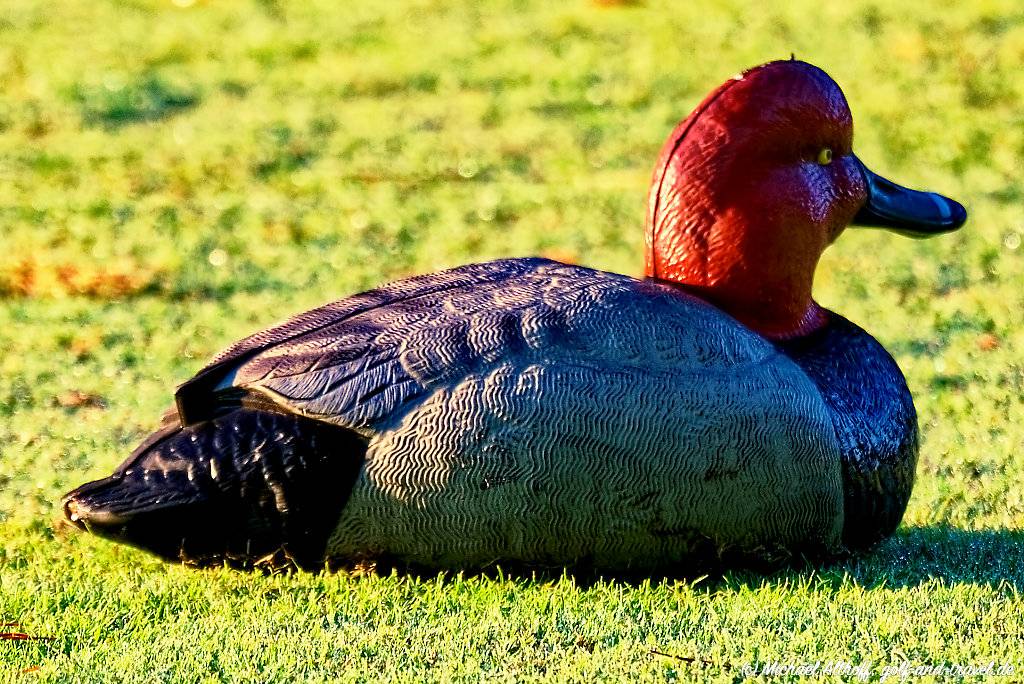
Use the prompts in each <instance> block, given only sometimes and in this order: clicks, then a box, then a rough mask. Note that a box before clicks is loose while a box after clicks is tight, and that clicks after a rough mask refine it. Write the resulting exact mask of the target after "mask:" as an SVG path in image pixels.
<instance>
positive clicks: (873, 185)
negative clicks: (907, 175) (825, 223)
mask: <svg viewBox="0 0 1024 684" xmlns="http://www.w3.org/2000/svg"><path fill="white" fill-rule="evenodd" d="M857 163H858V164H860V168H861V171H862V172H863V173H864V182H865V183H866V184H867V187H868V199H867V201H866V202H865V203H864V206H863V207H861V209H860V211H858V212H857V215H856V216H854V217H853V223H852V225H854V226H865V227H877V228H888V229H890V230H893V231H896V232H897V233H901V234H903V235H909V236H910V237H917V238H923V237H931V236H932V235H939V234H941V233H948V232H950V231H953V230H956V229H957V228H959V227H960V226H962V225H964V222H965V221H966V220H967V210H966V209H964V207H963V205H962V204H960V203H959V202H957V201H955V200H951V199H949V198H948V197H944V196H942V195H939V194H937V193H934V192H921V191H920V190H911V189H910V188H905V187H903V186H902V185H898V184H896V183H893V182H892V181H891V180H888V179H886V178H882V177H881V176H879V175H878V174H877V173H875V172H874V171H872V170H871V169H869V168H868V167H866V166H864V163H863V162H861V161H860V160H857Z"/></svg>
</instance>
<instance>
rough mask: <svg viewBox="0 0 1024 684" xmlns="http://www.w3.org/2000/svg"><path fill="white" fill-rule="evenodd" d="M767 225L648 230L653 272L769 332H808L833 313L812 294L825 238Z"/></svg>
mask: <svg viewBox="0 0 1024 684" xmlns="http://www.w3.org/2000/svg"><path fill="white" fill-rule="evenodd" d="M747 223H749V222H747ZM743 225H747V224H746V223H745V224H743ZM781 230H782V229H774V228H773V229H772V230H771V231H763V232H768V233H773V234H774V233H778V232H779V231H781ZM763 232H762V231H757V232H755V231H751V230H738V229H737V230H730V231H726V230H720V229H719V226H718V224H717V223H716V224H715V225H714V226H713V227H712V228H710V229H708V228H707V227H700V226H699V227H698V228H694V229H693V230H691V231H687V230H686V229H685V226H684V227H678V228H677V229H676V230H672V231H665V232H660V233H659V234H658V235H657V236H655V235H654V234H653V232H652V231H648V243H649V244H648V251H647V276H648V277H651V278H654V279H656V280H659V281H662V282H665V283H669V284H673V285H676V286H678V287H681V288H682V289H684V290H686V291H687V292H690V293H691V294H694V295H696V296H698V297H700V298H701V299H703V300H705V301H707V302H710V303H711V304H713V305H714V306H716V307H717V308H719V309H721V310H723V311H725V312H726V313H728V314H729V315H731V316H732V317H733V318H735V319H737V320H738V321H739V322H741V323H743V324H744V325H745V326H747V327H748V328H750V329H752V330H754V331H756V332H758V333H760V334H761V335H764V336H765V337H767V338H769V339H773V340H784V339H792V338H795V337H800V336H803V335H808V334H810V333H812V332H814V331H815V330H817V329H819V328H821V327H822V326H823V325H825V322H826V321H827V316H826V315H825V314H824V312H823V310H822V308H821V307H820V306H818V305H817V304H816V303H815V302H814V298H813V297H812V295H811V292H812V290H813V286H814V271H815V269H816V268H817V266H818V260H819V259H820V258H821V253H822V252H823V251H824V249H825V246H826V244H827V243H826V242H825V241H824V240H819V241H816V242H815V241H812V240H810V239H807V240H802V241H796V242H794V243H793V244H789V243H786V242H783V241H780V240H774V239H767V238H766V237H765V235H764V234H762V233H763Z"/></svg>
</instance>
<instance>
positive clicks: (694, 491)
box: [63, 60, 966, 569]
mask: <svg viewBox="0 0 1024 684" xmlns="http://www.w3.org/2000/svg"><path fill="white" fill-rule="evenodd" d="M852 137H853V129H852V117H851V114H850V109H849V107H848V105H847V103H846V99H845V98H844V96H843V93H842V91H841V90H840V89H839V86H838V85H837V84H836V83H835V82H834V81H833V80H832V79H831V78H830V77H829V76H828V75H827V74H826V73H825V72H823V71H821V70H820V69H818V68H816V67H814V66H812V65H810V64H806V63H804V62H799V61H795V60H791V61H780V62H772V63H769V64H765V65H762V66H759V67H756V68H754V69H751V70H749V71H747V72H745V73H744V74H742V75H740V76H737V77H735V78H733V79H731V80H729V81H728V82H726V83H725V84H724V85H722V86H721V87H719V88H718V89H717V90H715V91H714V92H713V93H711V94H710V95H709V96H708V97H707V98H706V99H705V100H704V101H703V102H702V103H701V104H700V105H699V106H698V107H697V109H696V110H695V111H694V112H693V113H692V114H690V116H689V117H688V118H687V119H686V120H684V121H683V122H682V123H681V124H680V125H679V126H678V127H677V128H676V129H675V131H673V133H672V134H671V136H670V137H669V139H668V141H667V142H666V144H665V146H664V149H663V151H662V153H661V156H660V159H659V161H658V163H657V167H656V170H655V174H654V179H653V183H652V186H651V190H650V198H649V211H648V214H647V222H646V237H647V240H646V246H647V259H646V269H647V278H645V279H642V280H638V279H634V278H630V277H627V276H624V275H619V274H615V273H606V272H602V271H596V270H593V269H589V268H582V267H579V266H571V265H566V264H562V263H557V262H555V261H550V260H546V259H507V260H502V261H494V262H490V263H483V264H471V265H468V266H462V267H459V268H454V269H451V270H448V271H443V272H440V273H433V274H429V275H423V276H418V277H414V278H410V279H407V280H402V281H399V282H395V283H391V284H389V285H385V286H384V287H381V288H379V289H376V290H372V291H370V292H365V293H362V294H358V295H355V296H352V297H348V298H346V299H342V300H339V301H337V302H334V303H331V304H327V305H325V306H323V307H320V308H318V309H314V310H312V311H309V312H306V313H303V314H300V315H298V316H297V317H295V318H292V319H291V320H289V321H287V322H285V323H282V324H280V325H278V326H275V327H272V328H270V329H268V330H264V331H262V332H258V333H256V334H254V335H252V336H251V337H248V338H246V339H244V340H242V341H240V342H238V343H236V344H234V345H233V346H231V347H230V348H228V349H227V350H226V351H224V352H223V353H221V354H220V355H219V356H217V357H216V358H215V359H214V360H213V361H212V362H211V363H210V364H209V365H208V366H207V367H206V368H204V369H203V370H201V371H200V372H199V373H198V374H197V375H196V376H195V377H193V378H192V379H191V380H188V381H187V382H185V383H184V384H183V385H181V386H180V387H179V388H178V390H177V393H176V406H175V408H174V409H173V410H172V411H170V412H169V413H168V414H167V415H166V416H165V418H164V422H163V425H162V426H161V427H160V428H159V430H157V431H156V432H155V433H154V434H153V435H152V436H150V437H149V438H148V439H147V440H146V441H145V442H144V443H143V444H142V445H140V446H139V447H138V448H137V449H136V450H135V452H134V453H133V454H132V455H131V456H130V457H129V458H128V460H126V461H125V462H124V463H123V464H122V465H121V466H120V467H119V468H118V469H117V470H116V471H115V472H114V474H113V475H111V476H110V477H108V478H105V479H102V480H98V481H96V482H91V483H88V484H85V485H83V486H81V487H79V488H78V489H76V490H74V491H73V492H71V493H69V494H68V495H67V496H66V498H65V499H64V504H63V505H64V511H65V514H66V516H67V518H68V519H69V520H70V521H71V522H72V523H74V524H75V525H77V526H78V527H80V528H82V529H85V530H88V531H91V532H94V533H97V534H100V535H102V536H105V537H109V538H112V539H115V540H117V541H120V542H124V543H128V544H132V545H135V546H138V547H141V548H144V549H147V550H149V551H152V552H154V553H157V554H159V555H161V556H164V557H166V558H169V559H174V560H182V561H186V562H189V563H193V564H200V565H201V564H207V563H211V562H227V563H230V564H234V565H241V566H250V565H253V564H258V563H260V562H261V561H266V562H275V560H276V561H285V562H290V563H294V564H295V565H297V566H299V567H304V568H316V567H323V564H324V563H325V562H331V561H337V562H340V563H348V562H358V561H362V560H367V559H374V558H388V559H393V560H395V561H398V562H403V563H411V564H418V565H427V566H434V567H455V568H464V567H479V566H485V565H488V564H492V563H495V562H512V563H516V562H524V563H528V564H538V565H547V566H567V565H568V566H574V565H577V564H587V565H590V566H596V567H600V568H609V569H626V568H632V569H653V568H671V567H686V564H687V563H690V562H691V561H692V559H694V558H695V557H698V556H701V555H703V554H706V553H711V554H713V555H717V556H722V555H730V554H734V553H735V554H738V555H740V556H755V557H757V556H761V555H768V556H772V557H775V556H778V555H787V554H797V553H801V554H832V553H836V552H842V551H844V550H847V549H852V550H856V549H863V548H867V547H869V546H871V545H872V544H873V543H875V542H877V541H878V540H879V539H882V538H883V537H885V536H886V535H888V534H890V533H891V532H892V531H893V530H894V529H895V528H896V526H897V525H898V524H899V521H900V518H901V517H902V515H903V511H904V508H905V506H906V503H907V499H908V497H909V495H910V490H911V485H912V483H913V479H914V466H915V462H916V458H917V451H918V428H917V418H916V414H915V411H914V404H913V401H912V399H911V396H910V393H909V391H908V389H907V385H906V382H905V380H904V378H903V375H902V374H901V372H900V370H899V368H898V367H897V366H896V364H895V362H894V361H893V359H892V357H890V356H889V354H888V353H886V351H885V350H884V349H883V348H882V347H881V345H880V344H879V343H878V342H876V341H875V340H874V339H872V338H871V336H870V335H868V334H867V333H866V332H864V331H863V330H862V329H860V328H859V327H857V326H856V325H855V324H853V323H851V322H849V321H847V320H846V319H844V318H843V317H842V316H840V315H838V314H836V313H833V312H831V311H828V310H826V309H824V308H822V307H820V306H819V305H817V304H816V303H815V302H814V299H813V298H812V293H811V285H812V282H813V278H814V271H815V268H816V266H817V263H818V259H819V257H820V256H821V253H822V251H823V250H824V249H825V248H826V247H827V246H828V245H829V244H831V243H832V242H833V241H834V240H835V239H836V238H837V237H838V236H839V235H840V233H842V231H843V230H844V229H845V228H846V227H847V226H848V225H851V224H854V225H869V226H882V227H888V228H891V229H894V230H896V231H899V232H903V233H907V234H911V235H916V236H924V235H933V234H937V233H943V232H946V231H950V230H954V229H956V228H958V227H960V226H961V225H962V224H963V223H964V221H965V220H966V212H965V210H964V208H963V207H962V206H960V205H959V204H957V203H956V202H954V201H952V200H950V199H947V198H945V197H942V196H941V195H936V194H933V193H927V192H917V191H913V190H908V189H906V188H903V187H900V186H898V185H896V184H894V183H892V182H889V181H887V180H885V179H883V178H881V177H879V176H877V175H875V174H874V173H872V172H871V171H869V170H868V169H867V168H866V167H865V166H864V164H863V163H861V161H860V160H859V159H858V158H857V157H856V156H854V154H853V152H852V148H851V144H852Z"/></svg>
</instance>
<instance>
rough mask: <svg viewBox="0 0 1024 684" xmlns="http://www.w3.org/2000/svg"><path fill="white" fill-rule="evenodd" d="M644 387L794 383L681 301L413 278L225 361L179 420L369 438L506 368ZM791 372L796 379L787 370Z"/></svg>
mask: <svg viewBox="0 0 1024 684" xmlns="http://www.w3.org/2000/svg"><path fill="white" fill-rule="evenodd" d="M509 364H512V365H516V366H521V367H525V366H528V365H547V366H573V365H577V366H587V367H590V368H598V369H601V370H603V371H607V372H613V373H625V374H631V375H635V376H637V377H640V376H651V375H666V374H667V375H672V376H675V377H681V378H682V377H690V376H693V375H694V374H695V373H709V372H724V373H730V374H732V375H734V376H735V377H736V378H737V379H738V380H741V381H742V380H743V379H744V378H747V377H752V376H755V375H759V374H763V373H764V372H766V369H768V368H774V370H775V371H776V372H777V371H779V367H781V366H785V367H786V371H787V372H792V373H798V372H799V371H798V369H796V368H795V366H793V365H792V363H791V362H789V361H788V359H785V357H784V356H783V355H781V354H779V353H778V351H777V350H776V349H775V348H774V347H773V346H772V345H771V344H770V343H768V342H767V341H766V340H764V338H762V337H760V336H758V335H756V334H755V333H753V332H751V331H750V330H748V329H747V328H745V327H743V326H742V325H740V324H739V323H737V322H736V321H735V320H734V319H732V318H731V317H729V316H728V315H726V314H724V313H723V312H721V311H719V310H718V309H715V308H714V307H712V306H710V305H708V304H706V303H705V302H703V301H701V300H699V299H696V298H694V297H692V296H690V295H687V294H685V293H683V292H681V291H678V290H676V289H674V288H671V287H668V286H665V285H662V284H658V283H655V282H652V281H644V280H637V279H635V278H631V277H629V276H625V275H621V274H616V273H609V272H605V271H599V270H595V269H590V268H584V267H580V266H574V265H568V264H562V263H559V262H555V261H550V260H547V259H506V260H501V261H493V262H488V263H482V264H471V265H468V266H462V267H459V268H455V269H451V270H448V271H442V272H438V273H432V274H429V275H424V276H417V277H415V278H409V279H406V280H401V281H397V282H394V283H391V284H389V285H386V286H384V287H381V288H378V289H375V290H371V291H368V292H364V293H361V294H357V295H354V296H352V297H347V298H345V299H341V300H338V301H336V302H332V303H330V304H327V305H325V306H322V307H319V308H317V309H313V310H311V311H308V312H306V313H303V314H300V315H299V316H296V317H294V318H292V319H290V320H288V321H286V322H284V323H282V324H280V325H277V326H274V327H271V328H268V329H267V330H264V331H261V332H258V333H256V334H254V335H252V336H250V337H248V338H245V339H243V340H241V341H240V342H238V343H236V344H234V345H232V346H231V347H229V348H228V349H227V350H226V351H225V352H223V353H222V354H221V355H219V356H218V357H217V358H216V359H215V360H214V361H213V362H212V363H211V364H210V365H209V366H207V367H206V368H205V369H204V370H203V371H201V372H200V373H199V374H198V375H197V376H196V377H195V378H193V379H192V380H190V381H189V382H187V383H185V384H184V385H183V386H182V387H181V388H179V391H178V394H177V400H178V408H179V413H180V414H181V415H182V418H183V420H184V421H185V422H186V423H187V422H192V421H194V420H201V419H203V418H204V417H208V416H209V415H212V414H213V413H215V412H216V411H217V410H218V407H219V406H221V405H222V404H223V403H224V402H226V401H230V400H231V397H232V396H234V395H237V394H238V393H239V392H241V391H244V392H249V393H252V392H256V393H258V394H259V395H261V396H265V397H269V398H270V399H271V400H272V401H274V402H276V403H277V404H278V405H283V406H285V407H286V408H287V409H289V410H293V411H296V412H299V413H303V414H307V415H317V416H321V417H325V418H326V419H335V418H337V419H338V420H339V422H343V423H345V424H348V425H352V426H354V427H367V426H370V425H372V424H373V423H374V422H375V421H378V420H380V419H382V418H384V417H387V416H389V415H391V413H392V412H393V411H394V410H396V408H397V407H399V406H400V405H402V404H407V403H408V402H409V401H411V400H413V399H415V397H417V396H421V395H422V394H423V393H424V392H427V391H429V390H430V389H431V388H434V387H438V386H445V385H448V384H450V383H452V382H455V381H457V380H459V379H461V378H463V377H466V376H467V375H470V374H474V373H476V374H480V373H488V372H492V371H493V370H495V369H496V368H497V367H498V366H501V365H509ZM787 364H788V366H787Z"/></svg>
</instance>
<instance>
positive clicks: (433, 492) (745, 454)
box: [177, 259, 843, 568]
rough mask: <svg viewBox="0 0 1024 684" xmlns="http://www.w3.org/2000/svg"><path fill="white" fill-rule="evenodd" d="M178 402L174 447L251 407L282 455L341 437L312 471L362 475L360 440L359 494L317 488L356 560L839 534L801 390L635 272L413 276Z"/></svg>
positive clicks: (655, 554) (540, 556)
mask: <svg viewBox="0 0 1024 684" xmlns="http://www.w3.org/2000/svg"><path fill="white" fill-rule="evenodd" d="M177 406H178V413H179V416H180V419H181V423H182V426H181V428H180V430H181V431H182V432H181V434H191V433H189V431H200V432H201V431H203V430H207V431H210V430H212V431H213V433H216V434H217V435H220V436H219V437H218V438H217V439H220V440H225V439H226V440H229V441H230V440H231V439H235V438H233V437H231V435H237V434H238V432H239V427H238V426H239V424H240V423H239V422H238V421H239V420H241V419H240V418H239V416H244V415H246V414H245V412H256V413H260V414H263V413H268V415H273V414H283V415H287V416H291V417H292V419H293V425H292V426H291V427H290V428H288V429H290V430H294V431H298V432H297V434H295V435H292V434H290V433H289V432H288V430H282V429H281V428H280V425H283V423H282V422H281V420H282V419H277V427H275V430H277V432H273V431H271V432H269V433H267V435H266V439H269V440H270V441H273V440H274V439H279V438H280V439H285V440H286V441H287V440H291V441H294V442H296V443H299V442H302V439H303V436H302V433H303V432H304V431H307V430H310V429H314V430H315V429H319V428H315V427H311V426H316V425H323V426H324V429H327V428H328V427H329V426H330V429H332V430H335V431H337V432H335V433H331V432H328V433H326V434H328V435H330V438H329V439H328V438H324V439H321V440H320V442H321V444H322V445H325V446H324V447H323V448H321V449H320V450H319V451H317V452H316V453H315V454H312V456H315V458H314V459H313V460H314V461H316V460H317V459H320V460H323V461H325V462H328V463H332V462H334V461H333V460H332V459H348V460H347V461H345V462H346V463H349V464H351V462H352V461H351V456H352V454H351V452H352V448H351V444H354V442H353V441H352V440H351V439H342V438H340V437H339V435H341V434H348V435H351V436H352V439H358V440H362V442H361V443H362V444H365V445H366V450H365V457H364V461H363V463H362V467H361V468H360V469H358V471H353V472H357V473H358V474H357V475H353V476H354V477H355V480H354V484H353V482H352V478H350V477H341V478H338V479H337V482H336V486H335V487H334V488H333V489H332V487H331V486H326V487H321V488H319V489H317V490H316V491H315V493H313V494H311V495H312V496H316V497H326V498H327V499H330V500H332V501H338V502H343V503H344V507H343V508H342V509H341V511H340V514H333V518H334V519H333V520H329V525H327V529H333V531H332V532H331V533H330V534H329V540H325V544H324V547H323V548H324V549H325V551H324V553H325V554H326V555H327V556H329V557H332V558H336V559H339V560H342V561H344V560H353V559H361V558H366V557H374V556H377V555H387V556H389V557H392V558H395V559H398V560H401V561H408V562H415V563H422V564H427V565H436V566H449V567H467V566H478V565H485V564H489V563H492V562H500V561H503V560H510V561H525V562H529V563H542V564H554V565H563V564H572V563H576V562H581V561H586V562H588V563H592V564H594V565H597V566H600V567H635V568H645V567H652V566H662V565H670V564H673V563H678V562H685V558H686V557H687V556H688V555H690V554H691V553H693V552H694V551H695V550H697V549H698V548H700V549H702V550H703V549H707V548H709V547H710V548H712V549H714V550H716V551H719V550H736V551H740V552H757V551H758V550H763V549H771V550H799V549H803V548H818V549H820V548H825V549H829V548H835V547H836V546H838V544H839V542H840V531H841V529H842V522H843V520H842V519H843V508H842V507H843V493H842V481H841V473H840V463H839V456H838V447H837V443H836V439H835V433H834V429H833V427H832V424H831V422H830V418H829V415H828V412H827V409H826V407H825V405H824V403H823V402H822V399H821V396H820V394H819V392H818V390H817V389H816V388H815V387H814V386H813V384H812V383H811V382H810V380H809V379H808V378H807V376H806V375H805V374H804V373H803V372H802V371H801V370H800V369H799V368H798V367H797V366H796V365H795V364H794V363H793V362H792V361H790V360H789V359H788V358H786V357H785V356H784V355H781V354H780V353H778V351H777V350H775V349H774V347H772V346H771V345H770V344H768V343H767V342H766V341H765V340H764V339H763V338H761V337H759V336H757V335H755V334H753V333H751V332H750V331H749V330H747V329H746V328H744V327H743V326H741V325H739V324H737V323H736V322H735V321H733V320H732V319H731V318H729V317H728V316H727V315H725V314H723V313H721V312H720V311H718V310H716V309H714V308H713V307H710V306H708V305H706V304H704V303H703V302H700V301H699V300H696V299H694V298H691V297H689V296H687V295H685V294H682V293H680V292H678V291H676V290H674V289H672V288H669V287H666V286H662V285H658V284H655V283H652V282H646V281H637V280H635V279H632V278H628V277H626V276H620V275H616V274H610V273H603V272H600V271H593V270H590V269H584V268H578V267H573V266H566V265H564V264H558V263H555V262H550V261H546V260H539V259H518V260H508V261H500V262H492V263H489V264H475V265H472V266H468V267H463V268H460V269H453V270H451V271H446V272H443V273H437V274H432V275H430V276H421V277H419V278H413V279H410V280H407V281H401V282H398V283H395V284H392V285H389V286H387V287H385V288H381V289H379V290H374V291H372V292H368V293H364V294H361V295H357V296H355V297H351V298H348V299H344V300H341V301H339V302H336V303H334V304H330V305H327V306H325V307H321V308H320V309H316V310H313V311H311V312H308V313H306V314H303V315H301V316H299V317H297V318H295V319H292V320H291V321H289V322H287V323H285V324H283V325H281V326H277V327H275V328H271V329H269V330H267V331H264V332H261V333H258V334H257V335H254V336H252V337H250V338H247V339H246V340H242V341H241V342H239V343H238V344H236V345H234V346H233V347H232V348H231V349H229V350H228V351H227V352H225V353H224V354H222V355H221V356H220V357H218V359H216V360H215V362H214V363H213V364H211V366H209V367H208V368H207V369H205V370H204V371H202V372H201V373H200V374H198V375H197V376H196V377H195V378H194V379H193V380H191V381H189V382H188V383H186V384H185V385H183V386H182V387H181V388H180V389H179V391H178V394H177ZM240 407H242V408H241V410H242V413H239V408H240ZM230 416H235V418H230ZM246 420H248V419H246ZM218 421H220V422H219V423H218ZM232 421H235V422H232ZM203 426H206V427H203ZM210 426H219V427H210ZM275 434H276V435H277V437H275V436H274V435H275ZM188 439H192V437H191V436H189V437H188ZM210 439H211V440H214V436H211V437H210ZM296 440H297V441H296ZM215 441H216V440H214V441H211V442H210V443H211V444H214V443H215ZM332 443H337V444H343V445H345V448H344V449H341V448H337V447H334V446H330V445H331V444H332ZM324 448H326V449H327V453H325V452H324V450H323V449H324ZM331 450H337V451H339V452H340V451H345V452H347V453H344V454H343V453H338V454H335V453H333V452H332V451H331ZM320 483H321V484H322V481H321V482H320ZM329 484H330V483H329ZM327 508H328V509H330V507H327ZM339 508H340V505H339ZM324 515H326V516H328V517H331V516H332V514H331V513H330V512H329V511H325V513H324ZM211 524H216V523H211ZM320 527H321V529H323V525H321V526H320Z"/></svg>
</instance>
